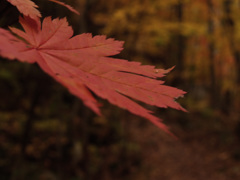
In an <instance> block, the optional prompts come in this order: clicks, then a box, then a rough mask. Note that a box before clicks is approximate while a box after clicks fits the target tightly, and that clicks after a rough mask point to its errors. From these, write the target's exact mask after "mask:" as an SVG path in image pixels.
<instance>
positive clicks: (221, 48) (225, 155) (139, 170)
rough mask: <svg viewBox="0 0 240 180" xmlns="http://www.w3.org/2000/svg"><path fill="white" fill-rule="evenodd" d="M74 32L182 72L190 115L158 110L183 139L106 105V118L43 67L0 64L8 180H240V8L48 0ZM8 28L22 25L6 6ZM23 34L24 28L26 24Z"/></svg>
mask: <svg viewBox="0 0 240 180" xmlns="http://www.w3.org/2000/svg"><path fill="white" fill-rule="evenodd" d="M35 2H36V4H38V5H39V9H40V11H41V12H42V15H43V17H45V16H52V17H53V18H55V17H65V16H66V17H67V19H68V21H69V23H70V25H72V26H73V29H74V32H75V34H79V33H84V32H90V33H92V34H93V35H97V34H105V35H107V36H108V37H111V38H115V39H117V40H122V41H125V44H124V50H123V51H122V53H121V54H120V55H118V56H117V57H118V58H123V59H128V60H130V61H139V62H142V63H143V64H151V65H155V66H157V67H158V68H165V69H167V68H170V67H172V66H175V69H174V70H173V71H172V72H170V73H169V74H168V75H167V76H166V77H165V78H164V80H166V84H167V85H171V86H174V87H177V88H179V89H183V90H184V91H187V92H188V93H187V94H186V95H185V97H184V98H182V99H179V100H178V102H180V103H181V104H182V105H183V106H184V107H185V108H186V109H187V110H188V111H189V113H184V112H180V111H176V110H172V109H159V108H155V107H149V106H146V107H147V108H150V109H151V110H153V111H154V112H155V114H156V115H157V116H158V117H160V118H162V119H164V122H165V123H166V124H167V125H168V126H170V128H171V131H172V132H173V133H174V134H175V135H176V136H177V137H178V138H179V139H178V140H175V139H174V138H173V137H171V136H169V135H167V134H165V133H164V132H162V131H161V130H160V129H158V128H157V127H155V126H154V125H153V124H151V123H150V122H149V121H148V120H146V119H142V118H140V117H137V116H135V115H132V114H130V113H129V112H127V111H125V110H122V109H120V108H117V107H115V106H113V105H110V104H109V103H108V102H106V101H105V100H102V99H98V100H99V101H100V102H101V103H102V104H103V107H102V108H101V109H102V113H103V116H101V117H100V116H97V115H95V114H94V113H93V112H92V111H90V110H89V109H88V108H86V107H85V106H84V105H83V104H82V102H81V101H80V100H78V99H77V98H76V97H74V96H72V95H71V94H70V93H69V92H68V91H67V90H66V88H64V87H62V86H61V85H59V84H58V83H57V82H55V81H54V80H53V79H52V78H51V77H49V76H47V75H46V74H45V73H44V72H43V71H42V70H41V69H40V68H39V67H38V66H37V65H29V64H24V63H20V62H18V61H9V60H6V59H1V60H0V179H1V180H32V179H34V180H36V179H37V180H66V179H67V180H95V179H98V180H112V179H114V180H123V179H124V180H135V179H138V180H146V179H149V180H157V179H166V180H192V179H196V180H202V179H207V180H216V179H218V180H225V179H226V180H236V179H239V178H240V143H239V140H240V111H239V109H240V96H239V92H240V91H239V89H240V0H132V1H129V0H107V1H106V0H66V1H64V2H66V3H68V4H70V5H72V6H73V7H75V8H76V9H77V10H78V11H79V12H80V13H81V15H80V16H77V15H74V14H72V13H71V12H69V11H68V10H67V9H66V8H64V7H61V6H59V5H56V4H54V3H52V2H48V1H47V0H45V1H44V0H42V1H37V0H36V1H35ZM0 5H1V6H0V26H1V27H7V26H9V25H17V18H18V14H17V13H16V12H17V11H16V9H15V8H14V7H12V6H11V5H9V4H8V3H6V1H5V0H1V3H0ZM17 26H19V25H17Z"/></svg>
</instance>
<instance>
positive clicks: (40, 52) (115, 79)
mask: <svg viewBox="0 0 240 180" xmlns="http://www.w3.org/2000/svg"><path fill="white" fill-rule="evenodd" d="M20 23H21V25H22V26H23V28H24V31H21V30H19V29H16V28H11V31H12V32H13V33H15V34H16V35H17V36H19V37H20V38H19V39H18V38H16V37H15V36H13V35H12V34H11V33H10V32H9V31H7V30H4V29H0V38H1V39H3V41H1V42H0V55H1V56H4V57H6V58H10V59H14V58H17V59H18V60H20V61H25V62H29V63H34V62H36V63H37V64H38V65H39V66H40V67H41V68H42V69H43V70H44V71H45V72H46V73H48V74H49V75H50V76H52V77H53V78H55V79H56V80H57V81H58V82H60V83H61V84H63V85H64V86H66V87H67V88H68V89H69V91H70V92H71V93H73V94H74V95H76V96H77V97H79V98H80V99H82V100H83V102H84V103H85V105H86V106H88V107H89V108H91V109H92V110H93V111H95V112H96V113H97V114H100V111H99V105H98V103H97V101H96V100H95V98H94V97H93V96H92V94H91V92H90V91H92V92H93V93H95V94H96V95H98V96H100V97H101V98H104V99H107V100H108V101H109V102H110V103H112V104H115V105H117V106H119V107H121V108H124V109H127V110H128V111H130V112H131V113H134V114H136V115H139V116H142V117H144V118H147V119H149V120H150V121H151V122H153V123H154V124H155V125H157V126H158V127H160V128H162V129H163V130H165V131H167V132H168V129H167V127H166V126H165V125H164V124H163V123H162V122H161V120H160V119H159V118H157V117H155V116H153V115H152V112H151V111H149V110H147V109H145V108H143V107H142V106H140V105H139V104H137V103H136V102H135V101H133V100H131V99H130V98H133V99H135V100H138V101H142V102H144V103H146V104H150V105H154V106H157V107H162V108H167V107H171V108H175V109H179V110H183V111H185V109H184V108H182V107H181V106H180V105H179V104H178V103H177V102H176V101H175V99H176V98H178V97H179V96H183V94H184V93H185V92H184V91H182V90H179V89H176V88H174V87H170V86H166V85H164V84H163V83H164V82H163V81H160V80H158V79H157V78H160V77H163V76H164V74H165V73H167V72H168V71H169V70H162V69H155V68H154V66H149V65H141V64H140V63H139V62H129V61H126V60H122V59H116V58H112V57H110V56H113V55H115V54H118V53H119V52H120V51H121V50H122V45H123V42H121V41H115V40H114V39H106V37H105V36H95V37H92V36H91V34H81V35H77V36H74V37H72V35H73V31H72V28H71V27H70V26H69V25H68V23H67V21H66V19H65V18H64V19H54V20H52V19H51V18H50V17H47V18H45V19H44V20H43V23H42V26H41V22H40V20H39V21H37V24H36V23H33V20H32V19H30V18H28V17H25V18H20ZM89 90H90V91H89ZM129 97H130V98H129Z"/></svg>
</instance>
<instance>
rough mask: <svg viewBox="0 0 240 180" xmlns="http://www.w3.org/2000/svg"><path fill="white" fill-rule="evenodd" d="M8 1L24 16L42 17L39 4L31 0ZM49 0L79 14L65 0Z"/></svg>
mask: <svg viewBox="0 0 240 180" xmlns="http://www.w3.org/2000/svg"><path fill="white" fill-rule="evenodd" d="M7 1H8V2H10V3H11V4H12V5H14V6H16V7H17V9H18V10H19V12H20V13H22V14H23V15H24V16H29V17H30V18H32V19H34V20H37V19H38V18H40V17H41V13H40V12H39V11H38V10H37V9H36V8H38V6H37V5H36V4H35V3H34V2H32V1H31V0H7ZM49 1H52V2H55V3H57V4H60V5H62V6H65V7H66V8H68V9H69V10H70V11H72V12H74V13H76V14H79V12H78V11H76V10H75V9H74V8H72V7H71V6H69V5H67V4H65V3H63V2H60V1H58V0H49Z"/></svg>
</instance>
